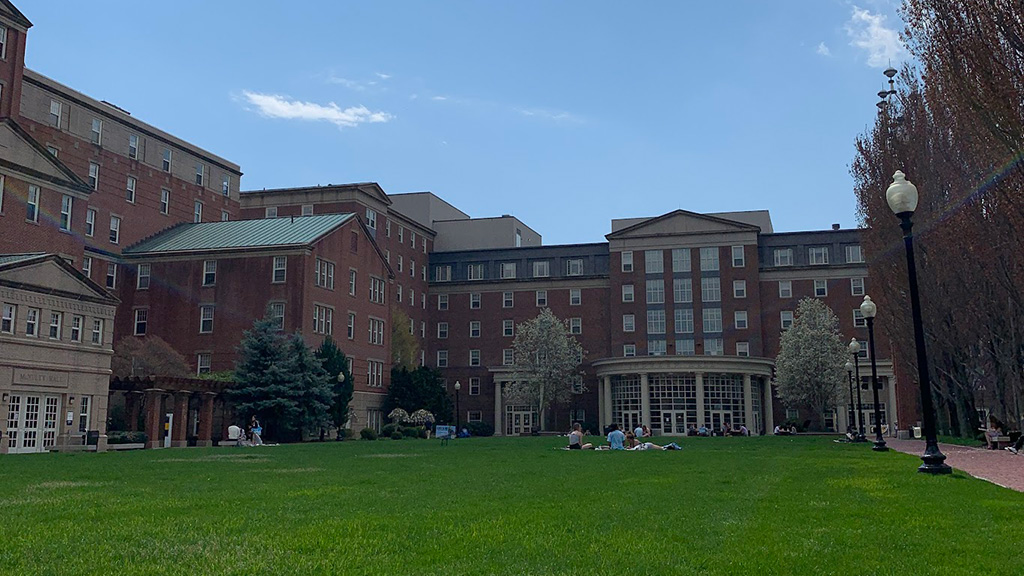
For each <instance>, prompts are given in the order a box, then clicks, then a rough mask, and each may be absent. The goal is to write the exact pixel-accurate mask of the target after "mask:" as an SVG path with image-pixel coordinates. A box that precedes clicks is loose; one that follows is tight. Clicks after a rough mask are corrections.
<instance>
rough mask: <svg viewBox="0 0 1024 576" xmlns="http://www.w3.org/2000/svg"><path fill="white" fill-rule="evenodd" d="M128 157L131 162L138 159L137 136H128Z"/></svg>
mask: <svg viewBox="0 0 1024 576" xmlns="http://www.w3.org/2000/svg"><path fill="white" fill-rule="evenodd" d="M128 157H129V158H131V159H132V160H138V159H139V135H138V134H129V135H128Z"/></svg>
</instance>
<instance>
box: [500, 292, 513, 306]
mask: <svg viewBox="0 0 1024 576" xmlns="http://www.w3.org/2000/svg"><path fill="white" fill-rule="evenodd" d="M515 305H516V293H515V292H513V291H512V290H506V291H505V292H503V293H502V295H501V307H502V308H514V307H515Z"/></svg>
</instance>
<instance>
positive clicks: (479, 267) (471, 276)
mask: <svg viewBox="0 0 1024 576" xmlns="http://www.w3.org/2000/svg"><path fill="white" fill-rule="evenodd" d="M399 262H401V257H399ZM415 266H416V264H415V263H413V267H415ZM415 273H416V271H415V270H413V274H415ZM466 278H467V279H468V280H483V279H484V265H483V264H481V263H476V264H467V265H466Z"/></svg>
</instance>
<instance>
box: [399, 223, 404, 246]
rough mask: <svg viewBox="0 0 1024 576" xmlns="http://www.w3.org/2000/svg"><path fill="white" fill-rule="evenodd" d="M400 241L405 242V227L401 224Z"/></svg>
mask: <svg viewBox="0 0 1024 576" xmlns="http://www.w3.org/2000/svg"><path fill="white" fill-rule="evenodd" d="M398 243H399V244H404V243H405V228H403V227H402V225H401V224H399V226H398Z"/></svg>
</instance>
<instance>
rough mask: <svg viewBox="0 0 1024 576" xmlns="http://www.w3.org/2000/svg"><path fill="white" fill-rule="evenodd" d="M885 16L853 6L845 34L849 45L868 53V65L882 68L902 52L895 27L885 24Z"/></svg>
mask: <svg viewBox="0 0 1024 576" xmlns="http://www.w3.org/2000/svg"><path fill="white" fill-rule="evenodd" d="M885 20H886V18H885V16H884V15H882V14H880V13H879V14H872V13H871V12H869V11H868V10H863V9H861V8H859V7H857V6H854V7H853V13H852V14H851V15H850V20H849V22H847V23H846V34H847V35H848V36H849V37H850V46H854V47H857V48H860V49H861V50H864V51H866V52H867V53H868V62H867V63H868V66H871V67H872V68H882V67H884V66H888V65H889V63H890V62H894V61H897V60H899V59H900V56H901V55H902V54H903V43H902V42H900V36H899V33H898V32H896V30H895V29H892V28H887V27H886V26H885Z"/></svg>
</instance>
